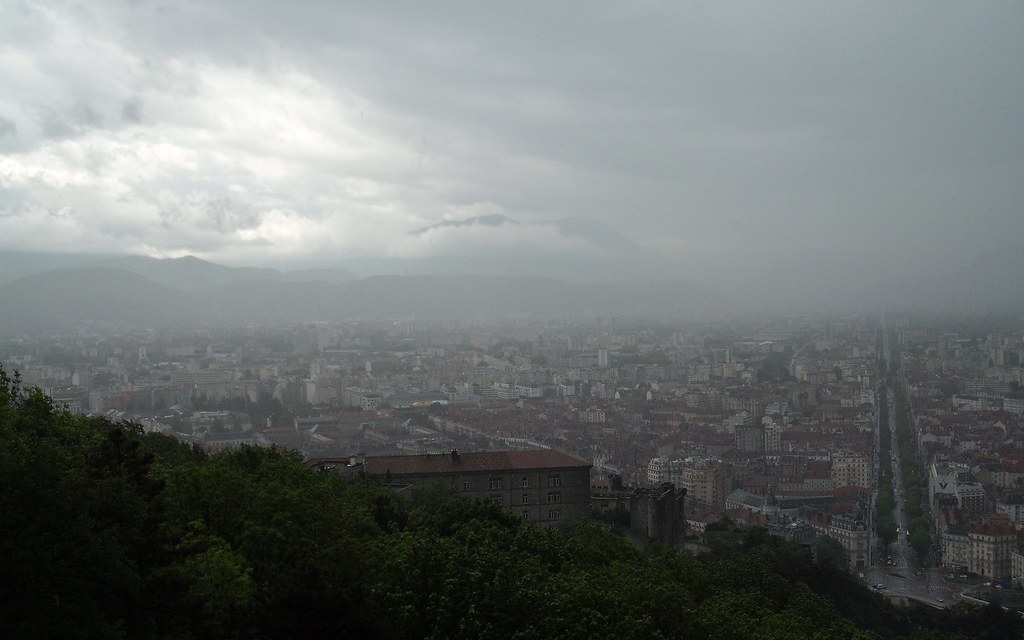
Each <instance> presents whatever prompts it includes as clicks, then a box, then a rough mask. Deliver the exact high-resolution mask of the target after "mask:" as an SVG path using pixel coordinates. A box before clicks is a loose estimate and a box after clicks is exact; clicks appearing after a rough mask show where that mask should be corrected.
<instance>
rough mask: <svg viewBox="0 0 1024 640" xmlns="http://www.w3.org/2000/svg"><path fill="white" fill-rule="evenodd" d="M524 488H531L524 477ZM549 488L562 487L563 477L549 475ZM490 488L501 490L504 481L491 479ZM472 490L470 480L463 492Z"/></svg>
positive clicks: (464, 483) (465, 483)
mask: <svg viewBox="0 0 1024 640" xmlns="http://www.w3.org/2000/svg"><path fill="white" fill-rule="evenodd" d="M522 486H523V488H524V489H525V488H527V487H529V486H530V479H529V478H528V477H526V476H523V484H522ZM548 486H549V487H561V486H562V476H560V475H558V474H552V475H549V476H548ZM488 488H489V489H491V490H492V491H494V490H500V489H502V488H504V481H503V480H502V479H501V478H491V479H490V480H489V481H488ZM472 489H473V485H472V483H471V482H469V481H468V480H467V481H465V482H463V483H462V490H463V491H471V490H472Z"/></svg>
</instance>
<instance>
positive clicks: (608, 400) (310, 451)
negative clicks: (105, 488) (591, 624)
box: [0, 314, 1024, 606]
mask: <svg viewBox="0 0 1024 640" xmlns="http://www.w3.org/2000/svg"><path fill="white" fill-rule="evenodd" d="M0 357H2V362H3V366H4V367H5V368H6V369H7V370H9V371H17V372H18V373H19V375H20V377H21V380H22V382H23V383H24V384H26V385H32V386H38V387H40V388H41V389H42V390H43V391H44V392H45V393H47V394H49V395H50V396H52V397H53V399H54V401H55V403H57V404H58V405H63V406H66V407H67V408H68V409H69V410H70V411H72V412H74V413H82V414H90V415H100V416H105V417H107V418H109V419H111V420H114V421H122V420H127V421H132V422H136V423H138V424H140V425H142V426H143V427H144V429H145V430H146V431H152V432H159V433H164V434H168V435H171V436H173V437H174V438H176V439H178V440H179V441H181V442H185V443H194V444H195V445H197V446H199V447H202V448H203V449H204V450H206V451H208V452H217V451H221V450H225V449H237V448H239V447H242V446H245V445H250V446H260V447H267V446H273V445H276V446H279V447H285V448H290V449H295V450H298V451H299V452H301V454H302V456H303V457H304V458H305V459H307V460H339V459H340V460H348V459H350V458H351V459H355V458H356V457H358V458H359V459H360V460H363V459H365V460H372V459H374V458H378V457H382V456H395V455H423V454H428V455H434V456H446V455H449V454H450V452H453V451H458V452H461V453H462V454H472V453H474V452H498V451H530V450H554V451H558V452H562V453H565V454H568V455H569V456H571V457H572V458H574V459H575V460H577V461H582V462H583V463H586V464H587V465H590V470H591V472H590V478H589V479H590V485H591V491H590V493H589V495H587V496H585V497H579V498H578V499H577V500H575V501H576V502H580V503H582V505H583V506H582V507H581V505H577V504H568V503H566V504H563V505H561V506H559V510H558V511H556V510H553V509H549V510H547V511H546V512H545V511H544V510H543V509H542V510H540V511H538V512H537V513H536V515H534V519H536V520H539V521H541V523H542V524H552V522H551V520H554V519H559V518H566V517H569V514H570V513H572V514H573V515H574V516H590V515H592V513H593V514H596V515H598V516H600V515H601V514H608V513H612V512H614V511H615V510H618V509H621V510H622V511H625V512H630V511H631V509H632V511H633V517H632V525H633V529H635V530H636V531H637V532H638V533H641V534H646V535H649V536H651V537H654V538H662V539H665V540H666V541H667V542H668V543H669V544H670V545H672V546H675V547H677V548H679V549H682V548H683V547H684V544H685V542H686V541H687V540H690V541H694V542H695V541H697V540H698V539H699V537H700V534H702V533H703V532H704V530H705V528H706V527H708V526H712V527H713V526H714V525H716V523H721V522H722V521H723V520H724V519H728V520H729V521H731V522H734V523H737V524H739V525H758V526H766V527H768V528H769V530H770V531H772V532H773V533H775V534H777V535H779V536H782V537H784V538H786V539H790V540H796V541H800V542H804V543H807V542H809V541H813V540H815V539H816V538H818V537H822V538H825V537H827V538H829V539H832V540H835V541H837V542H838V543H839V544H840V545H841V546H842V551H843V554H844V557H845V558H846V560H847V562H848V565H849V568H850V570H851V571H853V572H855V573H856V574H857V575H859V576H860V577H861V578H862V579H863V581H864V582H865V583H867V584H870V585H871V586H872V588H874V589H876V590H878V591H885V592H886V593H888V594H890V595H891V596H892V597H911V598H915V599H919V600H923V601H927V602H929V603H931V604H933V605H936V606H941V605H942V604H943V603H945V604H949V603H951V602H955V601H956V598H959V597H969V598H977V599H980V600H986V599H991V592H992V590H993V589H995V588H999V589H1002V590H1008V589H1011V588H1012V587H1016V588H1019V587H1020V586H1021V584H1022V581H1024V551H1022V547H1021V541H1020V536H1019V533H1018V531H1019V530H1020V528H1021V525H1022V524H1024V490H1022V486H1024V420H1022V416H1024V394H1022V392H1021V381H1022V380H1021V378H1022V375H1024V369H1022V366H1021V363H1022V361H1024V334H1022V332H1021V327H1020V325H1019V323H1016V321H1015V319H985V318H971V319H964V320H960V321H954V320H952V319H932V318H927V317H915V316H914V315H912V314H903V315H895V316H889V317H887V318H885V320H884V323H883V321H882V320H881V319H880V318H878V317H855V318H839V317H833V318H793V319H785V320H766V319H759V320H746V321H735V322H720V323H689V324H682V323H681V324H672V323H669V322H655V321H652V320H646V321H645V320H636V319H628V320H627V319H619V318H616V317H597V318H591V319H586V320H576V321H569V320H561V321H551V320H546V321H541V320H528V319H522V318H521V319H516V320H508V321H503V322H486V323H485V322H482V321H481V322H478V323H471V322H459V321H451V322H444V323H442V322H417V321H414V320H411V319H405V320H395V321H373V322H371V321H362V322H355V321H353V322H350V323H336V324H329V323H315V324H300V325H295V326H290V327H277V328H273V327H250V328H244V329H243V328H239V329H232V330H220V331H217V330H202V331H200V330H194V331H190V332H181V333H174V332H170V331H145V332H143V331H137V332H134V333H127V332H126V333H124V334H121V335H108V336H100V335H86V334H80V335H77V336H67V337H60V338H55V337H53V336H48V337H46V338H39V339H32V338H28V337H22V338H16V339H15V338H8V339H6V340H4V341H3V342H0ZM890 438H891V445H889V444H887V441H888V440H889V439H890ZM890 465H893V466H890ZM900 465H902V470H901V467H900ZM664 483H671V485H673V486H675V487H677V488H680V489H685V491H686V493H685V496H686V497H685V501H684V502H685V527H681V528H679V529H678V530H673V531H672V533H670V534H669V533H666V532H665V531H662V530H660V529H659V530H654V528H651V527H649V526H648V524H647V523H646V522H638V520H640V519H639V518H638V516H637V514H636V511H637V509H638V507H637V506H636V500H635V498H634V499H633V504H632V506H631V496H633V495H634V494H636V493H637V492H641V493H642V492H644V491H647V492H650V491H652V490H656V489H657V488H658V487H661V486H663V485H664ZM491 488H492V489H493V488H494V487H493V486H492V487H491ZM490 493H491V494H495V492H494V491H490ZM473 495H475V496H476V494H473ZM476 497H485V498H486V497H492V498H496V499H497V500H498V501H502V500H504V504H505V505H506V506H507V507H508V508H510V509H512V510H516V509H517V508H518V507H519V504H518V499H519V498H518V495H515V496H504V497H503V496H502V495H493V496H487V495H484V496H476ZM523 502H524V503H525V502H526V497H525V495H524V497H523ZM897 507H898V508H897ZM523 515H524V517H529V515H528V514H527V512H525V511H524V513H523ZM666 536H668V537H666ZM672 536H674V538H673V537H672ZM982 583H984V584H982ZM1012 593H1013V592H1012V591H1006V592H1005V593H1001V594H1000V597H1001V598H1002V599H1004V600H1005V599H1006V598H1007V597H1009V596H1010V595H1011V594H1012Z"/></svg>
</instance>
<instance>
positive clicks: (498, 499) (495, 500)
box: [489, 496, 501, 504]
mask: <svg viewBox="0 0 1024 640" xmlns="http://www.w3.org/2000/svg"><path fill="white" fill-rule="evenodd" d="M489 500H490V501H491V502H493V503H494V504H501V496H491V497H490V498H489Z"/></svg>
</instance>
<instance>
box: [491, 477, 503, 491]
mask: <svg viewBox="0 0 1024 640" xmlns="http://www.w3.org/2000/svg"><path fill="white" fill-rule="evenodd" d="M491 488H492V489H500V488H501V478H491Z"/></svg>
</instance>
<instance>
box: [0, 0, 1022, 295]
mask: <svg viewBox="0 0 1024 640" xmlns="http://www.w3.org/2000/svg"><path fill="white" fill-rule="evenodd" d="M1022 18H1024V8H1022V7H1021V6H1020V5H1015V4H1012V3H1006V4H999V5H990V4H985V5H976V4H940V5H935V4H934V3H925V2H921V3H901V4H900V5H898V6H895V7H894V6H892V5H891V4H889V3H866V4H865V3H857V4H855V5H853V4H851V5H847V4H839V3H836V4H832V3H772V4H770V5H766V4H764V3H749V4H744V3H727V4H725V5H722V4H720V3H708V4H703V5H697V6H676V5H674V4H667V5H665V4H659V3H645V4H642V5H639V6H636V5H632V6H625V5H621V4H620V3H586V5H575V4H573V5H561V4H558V3H548V5H516V4H495V3H470V2H465V3H459V2H451V3H442V4H433V3H431V4H423V3H407V4H397V5H394V4H390V3H384V4H382V3H364V4H359V3H354V4H353V3H312V2H300V3H276V2H274V3H270V2H267V3H260V2H244V3H242V2H239V3H230V2H224V3H219V2H218V3H209V2H193V3H189V2H174V3H168V4H162V3H157V2H146V1H140V2H132V3H105V2H98V3H84V4H79V3H72V2H51V3H46V4H42V3H29V2H16V1H12V2H5V3H0V86H3V87H4V91H3V92H0V249H2V248H5V249H21V250H46V251H76V252H82V251H97V252H100V251H102V252H125V253H144V254H147V255H153V256H180V255H185V254H194V255H198V256H201V257H204V258H208V259H212V260H217V261H221V262H226V263H229V264H272V263H275V262H278V263H282V262H291V263H297V262H306V263H316V262H319V263H327V262H330V261H333V260H338V259H355V258H360V257H363V258H367V259H382V258H395V259H423V258H430V257H438V256H449V255H457V256H462V257H465V258H467V259H472V258H473V257H474V256H476V255H478V254H479V255H486V256H492V257H493V256H494V255H495V254H496V253H498V252H508V253H507V255H508V256H509V257H510V258H514V257H515V256H520V257H521V256H523V255H529V256H532V258H531V259H534V260H541V259H542V258H543V256H564V255H566V254H569V255H578V256H580V259H583V258H586V259H591V260H600V257H601V255H609V254H611V253H616V252H617V253H623V252H626V251H631V252H636V255H641V256H644V257H645V258H650V257H651V256H657V261H656V264H657V265H658V267H657V268H658V269H660V270H663V271H664V272H665V273H664V275H668V276H679V275H681V276H689V275H699V276H701V277H708V278H713V277H722V278H726V279H728V278H731V279H732V280H734V281H735V280H736V279H738V278H742V277H743V274H744V273H745V272H748V271H749V270H751V269H754V270H757V269H761V268H763V266H764V265H788V264H792V263H793V262H794V260H795V261H796V262H797V263H798V264H800V265H803V266H806V264H808V262H807V261H804V262H801V261H800V259H799V258H800V256H806V257H807V260H816V259H820V256H826V259H827V258H832V259H835V260H836V261H837V263H840V264H849V265H851V269H852V270H854V271H858V270H859V271H860V277H867V275H868V274H871V276H872V277H881V276H880V274H881V272H882V271H883V270H885V269H889V270H891V269H898V270H900V271H901V272H902V273H908V274H919V273H924V272H926V271H929V270H933V269H934V268H935V267H936V265H938V264H940V263H948V262H949V261H950V260H953V261H957V260H959V261H961V262H963V263H964V264H967V263H968V262H969V261H970V260H973V259H976V258H977V256H978V255H979V254H983V253H984V252H985V251H987V250H988V249H989V248H991V247H994V246H996V247H1002V246H1013V245H1018V246H1019V245H1020V244H1021V241H1022V240H1024V224H1022V218H1024V214H1022V206H1021V205H1022V203H1024V179H1022V177H1024V154H1022V153H1021V149H1024V124H1022V123H1024V80H1022V76H1021V74H1020V72H1019V71H1020V70H1019V64H1020V60H1021V59H1024V40H1022V39H1021V38H1020V37H1019V25H1020V24H1022V23H1024V21H1022ZM478 215H503V216H508V217H509V218H510V219H512V220H515V221H517V222H518V223H519V224H517V225H503V226H500V227H460V226H449V227H436V228H433V229H432V230H431V231H429V232H428V233H422V234H413V233H411V232H412V231H415V230H417V229H423V228H428V227H431V226H432V225H436V224H437V223H438V222H440V221H443V220H463V219H466V218H470V217H473V216H478ZM565 220H574V221H576V222H575V223H574V224H577V226H580V227H581V228H586V226H587V221H589V222H590V223H591V224H592V225H593V228H594V229H596V230H601V232H602V233H603V232H604V231H608V230H610V231H611V232H612V234H613V235H614V236H615V237H616V238H617V240H616V241H615V242H616V243H618V244H617V245H615V246H608V245H602V244H601V243H600V242H598V241H596V240H595V238H594V237H593V236H590V237H588V236H587V234H585V233H575V234H574V233H566V229H565V228H564V227H563V226H561V225H563V224H564V221H565ZM595 256H596V257H595ZM620 257H621V256H620ZM627 263H628V261H627V260H623V261H622V262H621V264H627ZM640 263H642V265H643V269H644V270H645V271H649V270H650V269H651V268H652V265H654V264H655V262H652V261H651V260H646V259H645V260H642V261H638V264H640ZM616 264H619V263H616ZM780 268H781V267H780Z"/></svg>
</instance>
